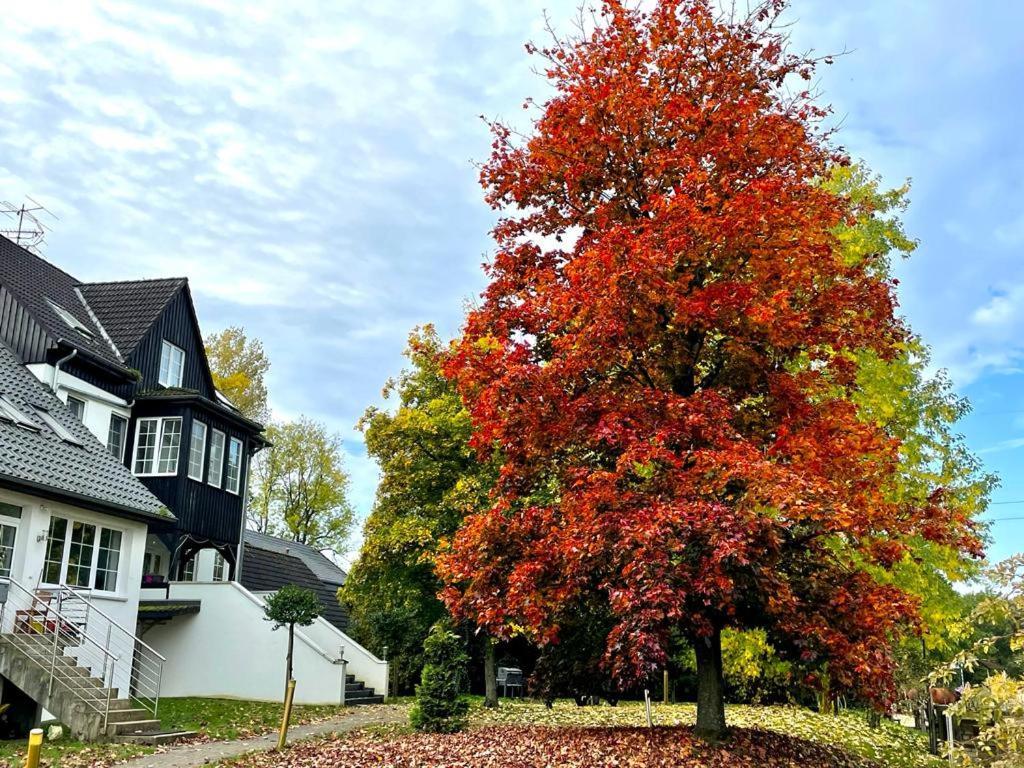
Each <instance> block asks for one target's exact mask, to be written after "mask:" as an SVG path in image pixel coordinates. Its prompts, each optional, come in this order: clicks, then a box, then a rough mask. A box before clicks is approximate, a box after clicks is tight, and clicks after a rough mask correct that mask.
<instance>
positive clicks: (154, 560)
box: [142, 552, 163, 576]
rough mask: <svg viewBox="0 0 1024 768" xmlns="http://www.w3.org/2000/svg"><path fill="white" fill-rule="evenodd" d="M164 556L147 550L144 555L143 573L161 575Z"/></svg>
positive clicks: (145, 574)
mask: <svg viewBox="0 0 1024 768" xmlns="http://www.w3.org/2000/svg"><path fill="white" fill-rule="evenodd" d="M162 564H163V558H162V557H160V555H157V554H154V553H153V552H147V553H146V554H144V555H143V556H142V574H143V575H144V576H150V575H159V574H160V566H161V565H162Z"/></svg>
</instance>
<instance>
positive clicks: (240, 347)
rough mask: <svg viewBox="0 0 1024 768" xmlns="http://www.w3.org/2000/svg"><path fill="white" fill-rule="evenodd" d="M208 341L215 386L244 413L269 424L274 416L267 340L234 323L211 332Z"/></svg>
mask: <svg viewBox="0 0 1024 768" xmlns="http://www.w3.org/2000/svg"><path fill="white" fill-rule="evenodd" d="M205 343H206V357H207V359H208V360H209V362H210V373H211V374H213V383H214V386H216V387H217V389H219V390H220V391H221V392H222V393H223V394H224V396H225V397H227V398H228V400H230V401H231V402H232V403H234V405H235V406H236V407H237V408H238V409H239V410H240V411H241V412H242V414H243V415H244V416H247V417H248V418H250V419H252V420H253V421H258V422H259V423H261V424H264V423H266V421H267V420H268V419H269V418H270V409H269V408H268V406H267V384H266V377H267V371H269V370H270V360H268V359H267V355H266V352H264V351H263V342H261V341H260V340H259V339H250V338H249V337H248V336H247V335H246V333H245V330H244V329H243V328H241V327H239V326H231V327H229V328H225V329H224V330H223V331H220V332H219V333H212V334H210V335H209V336H207V337H206V342H205Z"/></svg>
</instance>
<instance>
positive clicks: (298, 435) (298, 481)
mask: <svg viewBox="0 0 1024 768" xmlns="http://www.w3.org/2000/svg"><path fill="white" fill-rule="evenodd" d="M266 434H267V439H268V440H269V441H270V442H271V443H272V445H271V447H270V448H267V449H266V450H265V451H264V453H265V454H266V455H265V456H264V457H263V461H262V463H261V465H260V467H259V468H257V469H256V470H255V471H254V485H255V488H254V492H253V494H252V501H251V504H250V519H251V520H252V521H253V522H252V524H253V526H254V527H255V528H256V529H257V530H262V531H264V532H266V531H269V532H270V533H274V534H277V535H280V536H283V537H284V538H288V539H291V540H293V541H298V542H301V543H303V544H308V545H309V546H311V547H313V548H314V549H319V550H330V551H334V552H339V551H343V549H344V546H345V542H346V541H347V540H348V536H349V533H350V531H351V527H352V521H353V517H354V512H353V510H352V506H351V504H350V503H349V500H348V486H349V477H348V474H347V473H346V472H345V469H344V465H343V456H342V452H341V437H340V435H337V434H332V433H331V432H329V431H328V430H327V428H326V427H325V426H324V425H323V424H321V423H319V422H316V421H313V420H311V419H307V418H305V417H303V418H300V419H299V420H298V421H293V422H286V423H281V424H271V425H270V426H269V427H268V428H267V432H266Z"/></svg>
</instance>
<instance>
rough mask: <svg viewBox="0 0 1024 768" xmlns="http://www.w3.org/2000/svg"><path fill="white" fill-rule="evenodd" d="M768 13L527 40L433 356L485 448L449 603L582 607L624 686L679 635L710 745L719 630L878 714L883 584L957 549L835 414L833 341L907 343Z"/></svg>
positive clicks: (603, 26)
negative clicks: (516, 95) (468, 296)
mask: <svg viewBox="0 0 1024 768" xmlns="http://www.w3.org/2000/svg"><path fill="white" fill-rule="evenodd" d="M782 10H783V3H782V2H781V1H776V2H768V3H764V4H762V5H760V6H758V7H757V8H756V9H755V11H754V12H753V13H752V14H751V15H749V16H747V17H743V18H733V17H731V16H729V15H724V16H723V15H720V14H719V13H718V12H717V11H716V10H715V9H714V8H713V6H712V4H711V3H710V2H707V1H705V0H661V2H658V3H657V4H656V6H655V7H654V9H653V10H651V11H650V12H644V11H640V10H637V9H633V8H628V7H626V6H625V5H624V4H622V3H620V2H617V1H616V0H608V2H606V3H605V4H604V6H603V9H602V11H601V12H600V13H599V14H596V15H595V18H594V20H593V24H590V25H586V24H585V25H584V26H583V29H585V30H586V31H585V32H582V33H580V36H579V37H578V38H576V39H568V40H563V39H558V38H556V39H554V40H553V42H551V43H550V44H549V45H548V46H547V47H545V48H535V47H532V46H531V47H530V51H531V52H533V53H536V54H539V55H540V56H542V57H543V58H544V61H545V67H546V74H547V78H548V80H549V82H550V83H551V84H552V85H553V86H554V95H553V96H552V97H551V98H550V99H549V100H548V101H547V102H546V103H545V104H543V105H542V106H541V108H540V113H539V115H538V116H537V118H536V121H535V123H534V125H533V128H532V130H531V131H530V132H529V133H528V134H527V135H525V136H520V135H518V134H517V133H515V132H514V131H513V130H512V129H511V128H509V127H508V126H505V125H502V124H495V125H494V126H493V131H494V144H493V152H492V155H491V157H490V159H489V160H488V161H487V162H486V163H485V164H484V165H483V167H482V171H481V178H482V183H483V185H484V187H485V190H486V197H487V200H488V202H489V203H490V204H491V205H492V206H493V207H494V208H495V209H497V210H498V211H499V212H500V214H501V218H500V220H499V222H498V224H497V225H496V227H495V229H494V237H495V241H496V250H495V254H494V257H493V260H492V262H491V263H490V265H489V267H488V273H489V278H490V282H489V285H488V287H487V289H486V292H485V294H484V296H483V299H482V302H481V304H480V306H479V307H477V308H475V309H474V310H472V311H471V312H470V314H469V317H468V319H467V322H466V327H465V333H464V336H463V339H462V341H461V343H460V345H459V347H458V349H457V350H456V352H455V353H454V355H453V356H452V358H451V361H450V363H449V364H448V367H447V369H446V370H447V372H448V373H449V374H450V375H451V376H453V377H454V378H455V380H456V381H457V383H458V386H459V390H460V392H461V393H462V395H463V399H464V400H465V402H466V403H467V405H468V407H469V410H470V413H471V415H472V418H473V421H474V428H475V431H474V441H475V444H476V445H478V446H479V447H480V449H481V450H482V451H484V452H487V451H490V450H492V449H493V447H497V449H498V450H500V452H501V456H502V466H501V471H500V476H499V481H498V484H497V487H496V491H495V494H494V503H493V505H492V506H491V507H490V508H489V509H488V510H486V511H484V512H482V513H479V514H477V515H473V516H471V517H470V518H468V519H467V520H466V522H465V523H464V525H463V526H462V528H461V529H460V531H459V533H458V535H457V537H456V538H455V541H454V543H453V546H452V550H451V552H450V553H449V554H447V555H445V557H444V558H443V559H442V560H441V569H442V573H443V576H444V579H445V581H446V583H447V585H448V587H447V589H446V592H445V599H446V600H447V602H448V604H449V605H450V606H451V608H452V609H453V611H455V612H456V613H457V614H458V615H463V616H470V617H472V618H473V619H474V620H475V621H476V622H478V623H480V624H482V625H483V626H485V627H487V628H489V629H491V630H492V631H494V632H496V633H504V634H508V633H510V632H512V631H522V632H526V633H528V634H529V635H530V636H531V637H532V638H533V639H534V640H535V641H536V642H537V643H539V644H541V645H546V644H550V643H554V642H557V640H558V637H559V633H560V630H561V627H562V626H563V624H569V623H571V622H572V620H573V617H574V615H575V614H576V608H577V606H579V605H580V604H581V603H582V604H587V603H588V601H593V600H594V596H600V597H601V598H602V599H603V601H604V603H605V604H606V605H607V606H608V608H609V610H610V612H611V615H612V619H613V624H612V626H611V629H610V631H609V632H608V633H607V636H606V637H605V638H604V643H603V645H604V654H603V664H604V665H605V668H606V669H608V670H609V671H610V672H611V673H612V674H614V675H615V677H616V678H617V679H618V680H619V681H620V682H622V683H623V684H628V683H635V682H639V681H641V680H646V679H648V678H649V676H651V675H652V674H653V673H655V672H656V671H657V670H659V669H661V668H662V667H663V666H664V664H665V662H666V657H667V652H668V646H669V641H670V635H671V634H672V633H673V632H680V631H681V632H683V633H684V634H685V635H686V636H687V637H688V639H689V641H690V642H691V643H692V645H693V647H694V650H695V656H696V665H697V677H698V714H697V729H698V731H699V732H700V733H702V734H704V735H707V736H709V737H717V736H719V735H721V734H722V732H723V731H724V728H725V716H724V707H723V698H722V695H723V681H722V655H721V646H722V643H721V636H722V631H723V630H724V629H726V628H731V629H756V628H761V629H764V630H765V632H766V636H767V638H768V640H769V641H770V643H771V645H772V647H773V648H775V649H776V651H777V652H778V654H779V656H780V658H783V659H792V660H797V661H799V662H800V663H801V664H803V665H807V666H817V667H820V668H825V669H827V674H828V676H829V679H830V681H831V684H832V685H833V686H834V687H836V688H837V689H840V690H855V691H858V692H860V693H861V694H863V695H864V696H866V697H868V698H870V699H871V700H873V701H874V702H876V703H877V704H879V705H883V704H884V703H886V702H887V701H888V700H889V699H890V697H891V694H892V673H893V656H892V651H891V638H892V637H893V635H894V634H895V633H897V632H898V631H900V629H901V628H903V627H905V626H907V625H910V624H912V623H913V622H914V621H915V620H916V619H917V600H916V599H915V598H914V597H913V596H911V595H910V594H909V593H908V592H906V591H905V590H904V589H901V588H900V587H899V586H898V585H897V584H895V583H893V582H892V581H891V580H885V579H883V578H880V575H879V574H880V573H888V572H890V571H891V570H892V568H893V567H894V565H895V564H896V563H898V562H900V561H901V560H902V559H903V557H904V555H905V554H906V553H907V552H908V550H909V548H910V547H911V544H912V542H914V541H917V540H927V541H933V542H936V543H939V544H941V545H943V546H949V547H952V548H954V549H956V550H958V551H969V552H972V553H977V552H978V551H979V549H980V545H979V542H978V540H977V538H976V537H975V535H974V533H973V527H972V526H971V524H970V521H969V518H968V517H967V516H966V515H965V514H964V513H963V512H962V511H961V510H958V509H957V508H956V507H955V506H952V505H947V504H945V497H944V494H943V492H942V491H941V490H933V491H931V492H930V493H929V494H928V495H927V497H924V498H922V497H919V496H916V495H915V496H913V497H911V496H909V495H908V496H907V497H899V498H897V497H894V495H893V494H892V493H891V492H890V491H891V487H892V481H893V477H894V474H895V473H896V472H897V471H898V466H899V450H900V442H899V440H898V439H897V438H895V437H893V436H892V435H890V434H887V433H886V431H885V430H884V429H882V428H881V427H880V426H879V425H878V424H877V423H874V422H872V421H870V420H866V419H863V418H861V414H860V409H859V406H858V404H857V402H856V399H855V395H856V393H857V391H858V383H857V371H858V367H857V362H856V361H857V356H858V355H863V354H872V355H876V356H877V357H878V358H879V359H881V360H891V359H893V358H894V357H895V356H897V355H898V354H899V352H900V349H901V345H902V344H904V343H905V342H906V340H907V338H908V333H907V330H906V329H905V327H904V326H903V324H902V323H901V322H900V321H899V320H898V319H897V318H896V317H895V315H894V304H895V299H894V292H893V291H894V287H893V283H892V281H891V280H890V279H889V278H888V277H887V275H886V273H885V270H884V269H882V268H881V266H882V265H881V264H880V263H879V262H880V259H884V257H879V256H877V255H874V254H871V253H865V254H863V255H862V257H860V258H857V259H849V258H846V257H845V254H844V251H843V248H842V245H841V243H840V238H839V236H838V235H837V233H836V228H837V227H839V226H840V225H841V224H842V223H844V222H847V221H850V220H852V217H853V216H854V215H855V210H854V201H852V200H851V199H850V197H849V196H846V195H843V194H841V193H837V192H835V191H833V190H830V189H829V188H827V186H825V185H823V184H822V183H821V180H823V179H826V178H828V175H829V173H830V171H831V169H832V168H833V167H835V166H836V165H843V164H845V163H846V159H845V158H844V157H843V156H842V155H841V154H840V153H839V152H838V151H836V150H834V149H833V148H832V146H831V144H830V142H829V137H828V136H827V135H826V134H824V133H823V132H822V130H820V129H819V128H818V122H819V121H820V119H821V118H822V117H823V116H824V115H825V114H826V112H825V110H824V108H822V107H821V106H819V105H817V104H816V103H815V101H814V99H813V95H812V94H811V93H810V92H809V91H808V90H803V89H802V87H801V86H800V84H801V83H806V82H808V81H809V80H810V79H811V78H812V76H813V71H814V68H815V65H816V62H815V61H813V60H811V59H809V58H807V57H804V56H798V55H794V54H791V53H789V52H788V50H787V47H786V38H785V35H784V33H783V32H781V31H779V30H778V29H777V27H776V21H777V19H778V16H779V14H780V13H781V12H782Z"/></svg>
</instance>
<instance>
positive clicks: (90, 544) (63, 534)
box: [43, 515, 123, 592]
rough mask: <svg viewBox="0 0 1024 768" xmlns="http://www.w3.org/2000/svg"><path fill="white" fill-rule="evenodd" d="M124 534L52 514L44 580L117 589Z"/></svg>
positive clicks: (111, 589)
mask: <svg viewBox="0 0 1024 768" xmlns="http://www.w3.org/2000/svg"><path fill="white" fill-rule="evenodd" d="M122 539H123V534H122V533H121V531H118V530H115V529H113V528H105V527H103V526H99V525H95V524H93V523H86V522H82V521H81V520H69V519H68V518H64V517H57V516H56V515H54V516H53V517H51V518H50V529H49V532H48V534H47V541H46V558H45V560H44V562H43V583H44V584H51V585H54V586H59V585H62V584H67V585H68V586H70V587H81V588H83V589H96V590H99V591H102V592H116V591H117V581H118V574H119V572H120V566H121V543H122Z"/></svg>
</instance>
